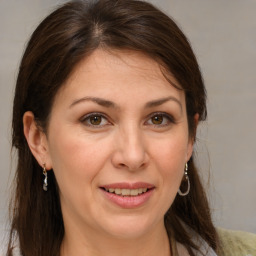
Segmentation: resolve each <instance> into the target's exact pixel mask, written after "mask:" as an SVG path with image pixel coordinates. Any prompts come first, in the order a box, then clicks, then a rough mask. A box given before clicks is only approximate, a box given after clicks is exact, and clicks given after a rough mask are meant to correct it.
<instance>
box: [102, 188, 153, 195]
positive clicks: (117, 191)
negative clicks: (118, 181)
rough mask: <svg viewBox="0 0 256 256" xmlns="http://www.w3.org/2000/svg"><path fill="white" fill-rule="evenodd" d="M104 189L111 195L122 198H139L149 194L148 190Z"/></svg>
mask: <svg viewBox="0 0 256 256" xmlns="http://www.w3.org/2000/svg"><path fill="white" fill-rule="evenodd" d="M104 189H105V191H107V192H109V193H113V194H116V195H121V196H138V195H141V194H143V193H145V192H147V190H148V189H147V188H138V189H121V188H109V189H107V188H104Z"/></svg>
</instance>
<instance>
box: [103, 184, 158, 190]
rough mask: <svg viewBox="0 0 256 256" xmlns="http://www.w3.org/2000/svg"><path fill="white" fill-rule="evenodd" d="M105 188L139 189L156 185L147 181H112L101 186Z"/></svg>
mask: <svg viewBox="0 0 256 256" xmlns="http://www.w3.org/2000/svg"><path fill="white" fill-rule="evenodd" d="M100 187H102V188H105V189H110V188H120V189H138V188H147V189H151V188H154V187H155V186H154V185H153V184H150V183H147V182H135V183H129V182H118V183H112V184H107V185H103V186H100Z"/></svg>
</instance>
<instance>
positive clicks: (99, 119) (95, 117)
mask: <svg viewBox="0 0 256 256" xmlns="http://www.w3.org/2000/svg"><path fill="white" fill-rule="evenodd" d="M81 122H82V123H84V124H85V125H87V126H93V127H102V126H105V125H108V124H109V121H108V120H107V118H106V117H104V116H103V115H102V114H89V115H86V116H85V117H83V118H82V119H81Z"/></svg>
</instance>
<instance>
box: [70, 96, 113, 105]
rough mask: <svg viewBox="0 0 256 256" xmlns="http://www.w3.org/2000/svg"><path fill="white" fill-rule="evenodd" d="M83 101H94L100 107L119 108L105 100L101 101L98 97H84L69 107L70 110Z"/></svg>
mask: <svg viewBox="0 0 256 256" xmlns="http://www.w3.org/2000/svg"><path fill="white" fill-rule="evenodd" d="M83 101H92V102H95V103H97V104H98V105H101V106H103V107H107V108H117V105H116V104H115V103H114V102H112V101H109V100H105V99H101V98H96V97H83V98H81V99H78V100H75V101H74V102H72V104H71V105H70V106H69V108H71V107H73V106H74V105H76V104H78V103H81V102H83Z"/></svg>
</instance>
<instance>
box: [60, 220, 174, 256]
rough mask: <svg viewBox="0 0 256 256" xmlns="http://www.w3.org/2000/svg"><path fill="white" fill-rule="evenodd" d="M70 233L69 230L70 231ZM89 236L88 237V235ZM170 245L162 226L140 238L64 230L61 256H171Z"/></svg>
mask: <svg viewBox="0 0 256 256" xmlns="http://www.w3.org/2000/svg"><path fill="white" fill-rule="evenodd" d="M70 231H71V230H70ZM88 234H89V235H88ZM170 251H171V250H170V243H169V238H168V235H167V232H166V230H165V227H164V225H160V226H159V227H157V228H156V229H154V230H151V232H147V234H144V235H143V236H141V237H139V236H138V237H136V238H119V237H111V236H110V235H105V234H102V233H100V232H97V233H96V234H94V233H93V232H88V230H87V232H86V234H84V233H83V232H80V231H79V230H74V229H72V232H71V233H70V232H69V230H66V233H65V236H64V239H63V243H62V246H61V253H60V255H61V256H74V255H75V256H84V255H86V256H102V255H105V256H120V255H122V256H130V255H134V256H137V255H138V256H139V255H147V256H155V255H159V256H171V252H170Z"/></svg>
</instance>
